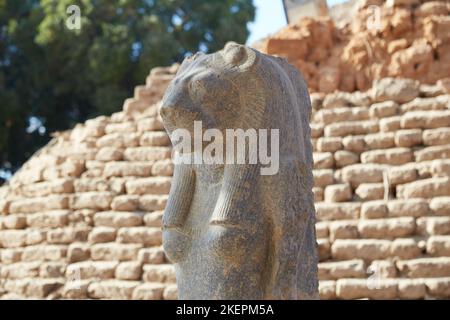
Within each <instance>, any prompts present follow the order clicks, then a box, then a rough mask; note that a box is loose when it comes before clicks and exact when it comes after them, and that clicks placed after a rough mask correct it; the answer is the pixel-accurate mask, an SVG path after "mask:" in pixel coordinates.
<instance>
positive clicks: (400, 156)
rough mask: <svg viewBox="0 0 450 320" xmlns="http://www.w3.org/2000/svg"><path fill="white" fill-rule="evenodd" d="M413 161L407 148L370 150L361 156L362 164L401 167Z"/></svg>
mask: <svg viewBox="0 0 450 320" xmlns="http://www.w3.org/2000/svg"><path fill="white" fill-rule="evenodd" d="M412 160H413V153H412V152H411V150H410V149H408V148H393V149H387V150H371V151H366V152H363V153H362V154H361V162H362V163H380V164H389V165H394V166H398V165H402V164H405V163H408V162H411V161H412Z"/></svg>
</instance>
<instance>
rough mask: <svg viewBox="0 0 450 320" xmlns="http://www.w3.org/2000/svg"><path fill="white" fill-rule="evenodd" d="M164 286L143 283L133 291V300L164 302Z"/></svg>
mask: <svg viewBox="0 0 450 320" xmlns="http://www.w3.org/2000/svg"><path fill="white" fill-rule="evenodd" d="M163 292H164V285H162V284H159V283H143V284H141V285H139V286H138V287H136V289H134V291H133V296H132V299H133V300H162V299H163Z"/></svg>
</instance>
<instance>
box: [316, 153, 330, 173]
mask: <svg viewBox="0 0 450 320" xmlns="http://www.w3.org/2000/svg"><path fill="white" fill-rule="evenodd" d="M313 159H314V169H330V168H333V166H334V158H333V154H332V153H331V152H314V153H313Z"/></svg>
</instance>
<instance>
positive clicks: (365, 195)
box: [355, 183, 385, 201]
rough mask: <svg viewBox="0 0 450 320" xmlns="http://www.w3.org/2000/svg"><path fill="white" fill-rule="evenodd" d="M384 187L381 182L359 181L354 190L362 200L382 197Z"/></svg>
mask: <svg viewBox="0 0 450 320" xmlns="http://www.w3.org/2000/svg"><path fill="white" fill-rule="evenodd" d="M384 193H385V187H384V184H382V183H361V184H360V185H359V186H358V187H357V188H356V190H355V194H356V195H357V196H358V198H359V199H361V200H363V201H370V200H379V199H383V197H384Z"/></svg>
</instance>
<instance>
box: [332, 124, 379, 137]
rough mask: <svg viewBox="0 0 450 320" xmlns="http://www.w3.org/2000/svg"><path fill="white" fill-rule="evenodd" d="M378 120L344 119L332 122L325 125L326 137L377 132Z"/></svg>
mask: <svg viewBox="0 0 450 320" xmlns="http://www.w3.org/2000/svg"><path fill="white" fill-rule="evenodd" d="M378 128H379V127H378V122H377V121H373V120H366V121H344V122H339V123H332V124H329V125H327V126H326V127H325V131H324V133H325V136H326V137H345V136H349V135H366V134H369V133H375V132H378Z"/></svg>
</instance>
